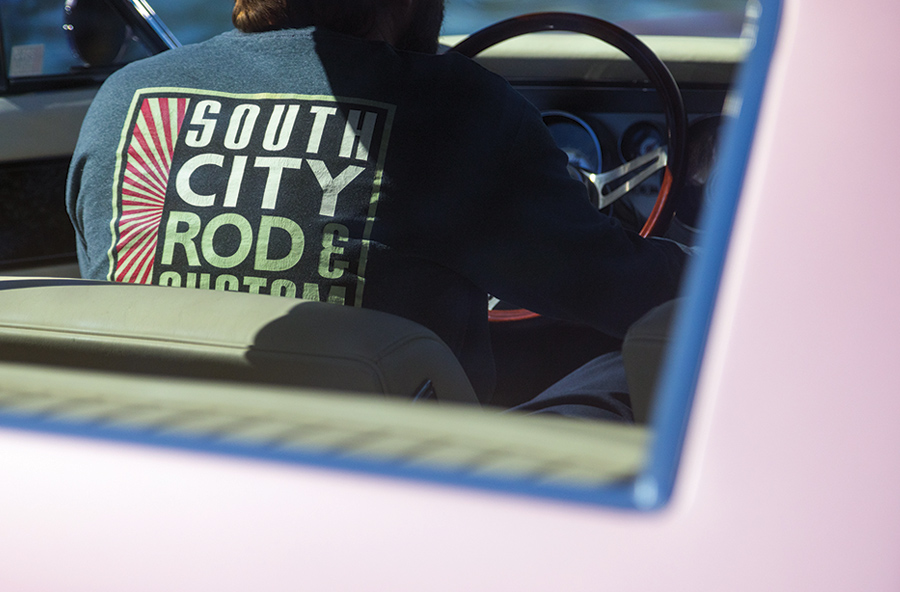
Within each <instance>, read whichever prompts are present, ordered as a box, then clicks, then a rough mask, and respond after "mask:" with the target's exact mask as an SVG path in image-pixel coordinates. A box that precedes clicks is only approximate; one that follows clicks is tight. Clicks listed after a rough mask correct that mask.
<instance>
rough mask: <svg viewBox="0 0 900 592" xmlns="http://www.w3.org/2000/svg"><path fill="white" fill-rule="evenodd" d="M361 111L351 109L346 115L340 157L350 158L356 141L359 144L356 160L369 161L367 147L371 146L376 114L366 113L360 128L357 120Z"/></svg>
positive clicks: (376, 118) (376, 119)
mask: <svg viewBox="0 0 900 592" xmlns="http://www.w3.org/2000/svg"><path fill="white" fill-rule="evenodd" d="M361 114H362V111H356V110H353V109H351V110H350V113H349V114H348V115H347V126H346V127H345V128H344V138H343V139H342V140H341V157H343V158H350V155H351V154H352V153H353V146H354V144H355V143H356V140H359V144H358V145H357V147H356V155H355V156H354V158H356V160H369V146H371V145H372V136H374V135H375V124H376V123H377V121H378V114H377V113H372V112H369V111H367V112H366V115H365V118H364V119H363V123H362V128H360V125H359V118H360V115H361Z"/></svg>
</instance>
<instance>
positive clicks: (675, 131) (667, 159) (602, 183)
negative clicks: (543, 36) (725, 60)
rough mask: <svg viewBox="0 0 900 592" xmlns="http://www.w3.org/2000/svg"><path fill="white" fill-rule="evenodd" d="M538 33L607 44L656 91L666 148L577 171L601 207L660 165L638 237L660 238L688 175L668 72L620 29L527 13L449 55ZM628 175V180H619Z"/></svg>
mask: <svg viewBox="0 0 900 592" xmlns="http://www.w3.org/2000/svg"><path fill="white" fill-rule="evenodd" d="M539 31H569V32H573V33H582V34H585V35H590V36H591V37H595V38H597V39H599V40H601V41H604V42H606V43H608V44H609V45H612V46H613V47H615V48H617V49H618V50H620V51H622V52H623V53H624V54H625V55H627V56H628V57H629V58H631V60H632V61H633V62H634V63H635V64H636V65H637V66H638V67H639V68H640V69H641V70H642V71H643V72H644V74H645V75H646V76H647V78H649V80H650V82H651V84H652V85H653V87H654V88H655V89H656V91H657V92H658V93H659V96H660V98H661V100H662V103H663V111H664V113H665V116H666V137H667V148H668V149H667V150H664V149H658V150H655V151H652V152H649V153H647V154H644V155H641V156H638V157H637V158H635V159H633V160H631V161H630V162H627V163H625V164H623V165H621V166H619V167H616V168H615V169H613V170H611V171H607V172H605V173H601V174H599V175H597V174H594V173H589V172H588V171H582V173H583V174H584V175H585V176H586V177H587V179H588V180H589V181H590V182H591V183H593V184H594V186H595V187H596V188H597V193H598V195H599V196H600V200H601V201H600V204H601V207H606V206H607V205H609V204H611V203H612V202H613V201H615V200H616V199H618V198H619V197H621V196H622V195H624V194H625V193H626V192H628V191H630V190H631V189H632V188H634V186H635V185H637V184H639V183H641V182H642V181H643V180H645V179H646V178H648V177H649V176H650V175H651V174H652V173H653V172H655V171H656V170H659V168H662V167H663V166H665V173H664V174H663V182H662V184H661V186H660V190H659V194H658V195H657V197H656V203H655V204H654V206H653V210H652V211H651V213H650V216H649V217H648V218H647V222H646V223H645V224H644V227H643V228H642V229H641V231H640V234H641V236H643V237H650V236H659V235H661V234H663V233H664V232H665V231H666V229H667V228H668V226H669V222H670V221H671V220H672V217H673V216H674V214H675V210H676V208H677V206H678V199H679V197H680V195H681V193H682V190H683V187H684V184H685V179H686V172H687V158H686V155H687V127H688V122H687V111H686V110H685V108H684V101H683V100H682V97H681V91H680V90H679V89H678V84H677V83H676V82H675V78H674V77H673V76H672V73H671V72H669V69H668V68H667V67H666V65H665V64H663V62H662V61H661V60H660V59H659V58H658V57H657V56H656V54H654V53H653V51H652V50H651V49H650V48H649V47H647V45H645V44H644V43H643V42H642V41H641V40H640V39H638V38H637V37H635V36H634V35H632V34H631V33H629V32H628V31H626V30H625V29H622V28H621V27H618V26H616V25H614V24H612V23H610V22H608V21H604V20H601V19H598V18H594V17H589V16H584V15H580V14H572V13H565V12H543V13H536V14H526V15H523V16H517V17H514V18H511V19H507V20H504V21H500V22H498V23H495V24H493V25H490V26H488V27H486V28H484V29H481V30H480V31H476V32H475V33H472V34H471V35H470V36H469V37H467V38H466V39H464V40H463V41H461V42H460V43H458V44H457V45H456V46H455V47H453V48H451V50H450V51H455V52H458V53H461V54H462V55H464V56H467V57H470V58H472V57H475V56H476V55H478V54H479V53H481V52H482V51H484V50H485V49H487V48H489V47H491V46H493V45H496V44H498V43H500V42H501V41H506V40H507V39H512V38H513V37H518V36H520V35H526V34H528V33H537V32H539ZM642 167H643V168H644V170H643V171H642V172H640V173H638V174H636V175H635V174H634V171H635V170H636V169H641V168H642ZM629 176H631V177H632V178H630V179H628V180H627V181H625V182H624V183H622V182H621V180H623V179H624V178H625V177H629ZM617 182H619V186H618V187H617V188H616V189H614V190H611V191H610V190H608V189H607V187H609V186H610V185H611V184H614V183H617ZM537 316H539V315H538V314H537V313H534V312H531V311H528V310H525V309H517V310H489V311H488V318H489V320H490V321H492V322H501V321H519V320H525V319H529V318H534V317H537Z"/></svg>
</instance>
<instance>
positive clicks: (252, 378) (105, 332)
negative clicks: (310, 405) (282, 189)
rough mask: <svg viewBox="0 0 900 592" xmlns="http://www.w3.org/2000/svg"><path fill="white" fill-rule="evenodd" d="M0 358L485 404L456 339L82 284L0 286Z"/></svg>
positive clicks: (277, 304)
mask: <svg viewBox="0 0 900 592" xmlns="http://www.w3.org/2000/svg"><path fill="white" fill-rule="evenodd" d="M0 359H3V360H11V361H20V362H28V363H34V364H42V365H51V366H64V367H79V368H93V369H102V370H112V371H117V372H126V373H144V374H153V375H166V376H179V377H195V378H205V379H222V380H232V381H247V382H255V383H268V384H279V385H294V386H302V387H312V388H322V389H336V390H342V391H355V392H369V393H380V394H383V395H398V396H403V397H409V398H416V397H418V398H432V397H434V398H436V399H438V400H439V401H458V402H466V403H477V398H476V396H475V393H474V391H473V389H472V386H471V384H470V383H469V381H468V379H467V377H466V375H465V373H464V371H463V370H462V368H461V367H460V365H459V363H458V362H457V360H456V357H455V356H454V355H453V353H452V352H451V351H450V349H449V348H448V347H447V345H446V344H444V342H443V341H441V340H440V339H439V338H438V337H437V336H436V335H435V334H434V333H432V332H431V331H429V330H428V329H425V328H424V327H422V326H420V325H418V324H417V323H414V322H412V321H409V320H406V319H403V318H399V317H396V316H394V315H390V314H386V313H381V312H377V311H372V310H367V309H359V308H353V307H349V306H340V305H334V304H326V303H321V302H310V301H303V300H294V299H287V298H276V297H273V296H262V295H252V294H244V293H235V292H216V291H207V290H188V289H178V288H162V287H158V286H140V285H132V284H116V283H109V282H97V281H90V280H78V279H51V278H33V279H32V278H3V279H0Z"/></svg>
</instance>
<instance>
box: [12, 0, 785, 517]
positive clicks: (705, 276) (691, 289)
mask: <svg viewBox="0 0 900 592" xmlns="http://www.w3.org/2000/svg"><path fill="white" fill-rule="evenodd" d="M761 4H762V6H763V11H762V15H761V17H760V22H759V36H758V38H757V43H756V46H755V48H754V49H753V50H752V51H751V53H750V55H749V57H748V60H747V62H746V63H745V65H744V67H743V69H742V73H741V75H740V77H739V79H738V84H737V86H736V88H737V90H738V92H741V93H742V94H743V104H742V108H741V113H740V116H739V117H738V118H737V119H736V121H734V122H733V123H732V125H731V126H730V127H729V128H728V129H726V131H725V135H724V136H723V138H724V139H723V147H722V152H721V162H722V166H721V169H720V170H721V171H722V172H721V176H720V177H719V179H718V186H717V188H716V190H715V193H716V199H715V200H714V201H713V202H712V203H711V205H710V208H709V211H708V212H706V214H705V220H704V222H703V224H702V227H703V228H704V229H705V235H704V239H703V242H702V244H701V248H702V253H701V255H699V256H697V258H696V261H695V262H694V264H693V266H692V267H691V268H690V269H689V270H688V272H687V274H686V278H685V288H684V291H683V293H684V295H685V296H686V302H685V306H684V311H683V314H682V315H680V317H679V319H678V320H677V322H676V326H675V332H674V341H673V348H672V355H670V356H669V358H668V360H667V362H666V364H665V367H664V369H663V374H662V380H661V383H660V390H659V393H658V401H659V402H658V404H657V407H656V409H655V410H654V416H653V418H652V421H651V426H652V429H653V433H654V438H653V442H652V444H651V450H650V460H649V462H648V466H647V468H646V469H645V470H644V471H643V472H642V473H641V475H640V476H639V477H638V478H637V479H636V480H635V481H634V482H629V483H622V484H620V485H615V486H604V487H597V488H587V487H585V488H579V487H574V486H557V485H547V484H539V483H535V482H532V481H528V480H525V479H504V478H500V477H489V476H473V475H466V474H461V473H458V472H452V471H448V470H440V469H429V468H426V467H409V466H404V465H403V463H400V462H380V461H376V460H365V459H359V458H351V457H347V456H345V455H340V454H328V453H322V452H303V451H300V450H276V449H273V448H271V447H265V446H259V445H251V444H241V443H235V442H228V441H221V440H217V439H214V438H208V437H199V436H181V435H173V434H157V433H154V432H153V431H152V430H140V429H136V428H122V427H115V426H105V425H98V424H96V423H78V422H74V421H64V420H59V419H52V418H46V417H34V416H25V415H20V414H16V413H13V412H0V427H5V428H11V429H19V430H27V431H38V432H49V433H54V434H61V435H67V436H75V437H85V438H92V439H101V440H107V441H114V442H121V443H128V444H136V445H149V446H154V447H163V448H169V449H176V450H186V451H192V452H199V453H209V454H216V455H230V456H238V457H243V458H251V459H258V460H264V461H271V462H280V463H289V464H303V465H307V466H312V467H321V468H327V469H338V470H349V471H356V472H362V473H366V474H370V475H375V476H380V477H388V478H400V479H409V480H414V481H423V480H424V481H428V482H433V483H441V484H447V485H454V486H462V487H470V488H477V489H487V490H491V491H497V492H504V493H511V494H517V495H524V496H529V497H542V498H548V499H552V500H557V501H566V502H574V503H587V504H601V505H604V506H612V507H617V508H631V509H633V508H638V509H653V508H659V507H661V506H663V505H665V503H666V502H667V501H668V500H669V499H670V497H671V494H672V491H673V488H674V486H675V478H676V474H677V470H678V464H679V459H680V456H681V448H682V443H683V440H684V435H685V432H686V429H687V423H688V419H689V416H690V409H691V404H692V401H693V396H694V390H695V388H696V384H697V377H698V375H699V369H700V361H701V359H702V355H703V351H704V348H705V345H706V339H707V333H708V331H709V324H710V319H711V317H712V311H713V307H714V304H715V300H716V295H717V292H718V287H719V282H720V280H721V276H722V269H723V266H724V261H725V253H726V250H727V247H728V242H729V238H730V235H731V229H732V225H733V221H734V216H735V212H736V210H737V203H738V199H739V197H740V194H741V189H742V186H743V181H744V175H745V170H746V166H747V162H748V160H749V156H750V149H751V144H752V139H753V135H754V131H755V129H756V122H757V119H758V115H759V110H760V106H761V103H762V95H763V93H762V89H763V87H764V84H765V80H766V77H767V75H768V69H769V63H770V62H771V58H772V55H773V53H774V49H775V42H776V37H777V31H778V24H779V20H780V12H781V0H761Z"/></svg>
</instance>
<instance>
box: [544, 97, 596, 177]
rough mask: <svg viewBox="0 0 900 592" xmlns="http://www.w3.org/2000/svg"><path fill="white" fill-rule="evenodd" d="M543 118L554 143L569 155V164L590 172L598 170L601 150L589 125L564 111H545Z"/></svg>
mask: <svg viewBox="0 0 900 592" xmlns="http://www.w3.org/2000/svg"><path fill="white" fill-rule="evenodd" d="M543 118H544V123H545V124H546V125H547V128H548V129H549V130H550V135H551V136H553V139H554V140H555V141H556V145H557V146H559V147H560V149H561V150H562V151H563V152H565V153H566V154H567V155H568V156H569V164H570V165H573V166H575V167H577V168H579V169H582V170H584V171H587V172H590V173H599V172H600V168H601V166H602V163H603V151H602V149H601V148H600V140H599V139H598V138H597V134H596V133H595V132H594V130H593V129H591V126H589V125H588V124H587V123H586V122H585V121H584V120H583V119H580V118H578V117H575V116H574V115H572V114H570V113H566V112H564V111H547V112H545V113H544V114H543Z"/></svg>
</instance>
